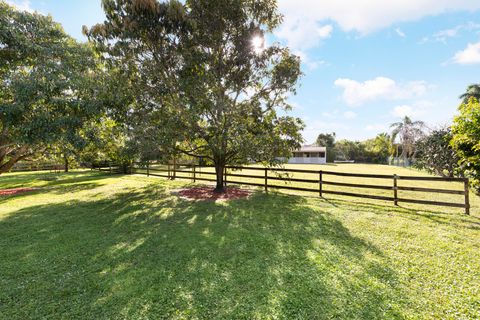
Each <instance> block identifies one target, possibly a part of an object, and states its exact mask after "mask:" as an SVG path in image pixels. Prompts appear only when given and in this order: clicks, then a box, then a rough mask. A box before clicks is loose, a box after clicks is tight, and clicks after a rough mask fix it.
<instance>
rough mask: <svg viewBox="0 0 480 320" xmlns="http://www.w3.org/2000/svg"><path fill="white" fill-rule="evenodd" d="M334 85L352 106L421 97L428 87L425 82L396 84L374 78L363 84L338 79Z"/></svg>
mask: <svg viewBox="0 0 480 320" xmlns="http://www.w3.org/2000/svg"><path fill="white" fill-rule="evenodd" d="M335 85H336V86H337V87H340V88H342V89H343V98H344V100H345V101H346V102H347V104H349V105H352V106H355V105H361V104H363V103H365V102H367V101H372V100H377V99H385V100H398V99H409V98H414V97H418V96H421V95H423V94H424V93H425V92H426V91H427V90H428V85H427V83H426V82H425V81H411V82H408V83H405V84H397V83H396V82H395V81H394V80H392V79H390V78H386V77H376V78H375V79H373V80H367V81H364V82H358V81H355V80H351V79H346V78H340V79H337V80H335Z"/></svg>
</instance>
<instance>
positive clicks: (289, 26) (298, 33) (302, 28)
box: [275, 16, 333, 51]
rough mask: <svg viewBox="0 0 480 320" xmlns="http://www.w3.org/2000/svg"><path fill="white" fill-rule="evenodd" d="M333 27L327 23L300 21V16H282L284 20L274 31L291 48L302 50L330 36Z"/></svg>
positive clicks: (316, 44)
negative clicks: (321, 24)
mask: <svg viewBox="0 0 480 320" xmlns="http://www.w3.org/2000/svg"><path fill="white" fill-rule="evenodd" d="M332 31H333V27H332V26H331V25H329V24H327V25H323V26H320V25H319V24H317V22H316V21H313V20H310V21H302V19H301V18H300V17H298V18H295V17H291V18H290V17H287V16H285V17H284V22H283V23H282V25H281V26H280V28H279V29H278V30H277V31H275V35H276V36H277V37H278V38H280V39H285V40H286V41H287V45H288V46H289V47H290V48H292V49H293V50H297V51H304V50H307V49H309V48H312V47H316V46H318V45H319V44H320V41H321V40H322V39H327V38H329V37H330V35H331V33H332Z"/></svg>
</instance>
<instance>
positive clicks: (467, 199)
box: [463, 178, 470, 215]
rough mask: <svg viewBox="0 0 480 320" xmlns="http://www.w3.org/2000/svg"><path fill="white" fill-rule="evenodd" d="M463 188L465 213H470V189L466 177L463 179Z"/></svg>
mask: <svg viewBox="0 0 480 320" xmlns="http://www.w3.org/2000/svg"><path fill="white" fill-rule="evenodd" d="M463 188H464V190H465V214H466V215H470V191H469V190H468V178H465V180H463Z"/></svg>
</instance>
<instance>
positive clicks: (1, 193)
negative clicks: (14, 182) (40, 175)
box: [0, 188, 36, 196]
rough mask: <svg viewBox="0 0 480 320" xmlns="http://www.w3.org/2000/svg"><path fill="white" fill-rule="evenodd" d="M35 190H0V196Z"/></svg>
mask: <svg viewBox="0 0 480 320" xmlns="http://www.w3.org/2000/svg"><path fill="white" fill-rule="evenodd" d="M33 190H36V188H14V189H3V190H2V189H0V196H11V195H14V194H20V193H24V192H28V191H33Z"/></svg>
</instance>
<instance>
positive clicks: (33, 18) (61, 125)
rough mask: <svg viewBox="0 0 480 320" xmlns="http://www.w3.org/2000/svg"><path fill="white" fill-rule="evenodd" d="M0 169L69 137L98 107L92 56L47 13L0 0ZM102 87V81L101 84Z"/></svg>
mask: <svg viewBox="0 0 480 320" xmlns="http://www.w3.org/2000/svg"><path fill="white" fill-rule="evenodd" d="M0 48H1V50H0V86H1V90H0V173H2V172H5V171H8V170H9V169H10V168H11V167H12V166H13V165H14V164H15V163H16V162H17V161H19V160H21V159H24V158H25V157H28V156H30V155H32V154H34V153H35V152H38V151H41V150H43V149H45V148H46V147H48V146H49V145H50V144H52V143H55V142H58V141H59V140H61V139H64V140H65V141H73V140H75V138H76V135H77V132H78V130H79V129H80V128H81V127H82V126H83V124H84V122H85V121H89V120H90V119H93V118H94V117H95V116H96V115H97V114H98V112H99V110H101V104H99V103H98V101H96V100H94V99H92V98H91V97H93V96H96V94H95V90H96V89H95V88H96V87H97V86H96V81H97V79H96V78H95V74H96V73H95V72H94V71H95V69H96V61H95V57H94V54H93V51H92V50H91V49H90V48H89V47H88V45H84V44H78V43H77V42H76V41H75V40H73V39H72V38H71V37H69V36H68V35H67V34H66V33H65V32H64V31H63V29H62V27H61V26H60V25H59V24H58V23H55V22H54V21H53V20H52V18H51V17H49V16H44V15H41V14H37V13H29V12H25V11H17V10H15V9H14V8H13V7H11V6H9V5H7V4H6V3H4V2H0ZM99 87H101V86H99Z"/></svg>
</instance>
